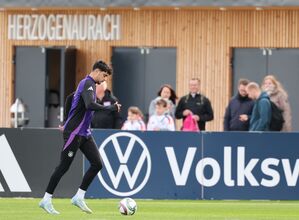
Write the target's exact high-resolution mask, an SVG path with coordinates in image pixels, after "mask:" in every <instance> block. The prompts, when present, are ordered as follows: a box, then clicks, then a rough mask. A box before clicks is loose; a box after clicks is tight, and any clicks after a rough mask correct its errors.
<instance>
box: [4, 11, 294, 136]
mask: <svg viewBox="0 0 299 220" xmlns="http://www.w3.org/2000/svg"><path fill="white" fill-rule="evenodd" d="M14 13H16V14H21V13H29V14H30V13H42V14H50V13H52V14H55V13H59V14H69V13H72V14H75V13H78V14H107V13H112V14H119V15H121V40H119V41H71V40H68V41H14V40H8V37H7V23H8V21H7V20H8V15H9V14H14ZM0 25H1V27H0V29H1V32H0V106H1V107H0V110H1V112H0V126H1V127H9V126H10V113H9V107H10V105H11V104H12V102H13V100H14V93H13V91H14V83H13V75H14V70H13V63H12V60H13V59H12V57H13V51H14V46H16V45H35V46H36V45H42V46H48V45H51V46H62V45H67V46H75V47H76V48H77V49H78V54H77V55H78V56H77V69H76V73H77V76H76V77H77V82H78V81H79V80H80V79H82V78H83V77H84V76H85V74H86V73H88V72H89V71H90V67H91V66H92V64H93V62H94V61H95V60H96V59H99V58H101V59H103V60H106V61H108V62H109V61H110V58H111V55H112V54H111V53H112V47H114V46H116V47H117V46H121V47H130V46H132V47H138V46H149V47H176V48H177V93H178V95H179V96H182V95H184V94H186V93H187V91H188V79H190V78H191V77H199V78H200V79H201V89H202V91H203V93H204V94H206V95H207V97H209V98H210V100H211V102H212V106H213V109H214V112H215V119H214V121H213V122H211V123H208V128H207V129H208V130H212V131H221V130H222V123H223V115H224V111H225V107H226V105H227V103H228V100H229V98H230V96H231V89H232V88H231V84H232V78H231V69H230V68H231V66H230V62H231V58H230V57H231V52H232V48H234V47H244V48H246V47H281V48H297V47H299V42H298V38H299V28H298V26H299V9H294V10H292V9H275V10H274V9H273V10H262V11H255V10H245V9H243V10H225V11H220V10H215V9H211V10H206V9H200V8H196V9H193V10H190V9H185V10H182V9H181V10H174V9H167V10H165V9H161V10H160V9H148V10H142V9H141V10H138V11H134V10H133V9H132V10H129V9H123V10H122V9H114V10H113V9H109V10H106V11H100V10H97V11H96V10H93V9H80V10H79V9H69V10H59V12H56V11H55V10H53V9H51V10H46V9H43V10H38V11H34V12H32V11H31V10H27V11H20V10H16V11H14V10H12V9H9V10H5V11H0Z"/></svg>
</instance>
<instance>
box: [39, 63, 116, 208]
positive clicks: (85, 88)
mask: <svg viewBox="0 0 299 220" xmlns="http://www.w3.org/2000/svg"><path fill="white" fill-rule="evenodd" d="M111 74H112V70H111V68H110V67H109V66H108V65H107V64H106V63H105V62H103V61H97V62H96V63H95V64H94V65H93V68H92V71H91V73H90V74H89V75H88V76H86V77H85V78H84V79H83V80H81V81H80V83H79V85H78V87H77V90H76V92H75V93H74V96H73V100H72V102H71V108H70V111H69V113H68V116H67V119H66V121H65V124H64V126H63V138H64V145H63V148H62V152H61V157H60V163H59V165H58V166H57V167H56V169H55V171H54V173H53V174H52V176H51V178H50V181H49V184H48V187H47V189H46V192H45V195H44V197H43V199H42V200H41V201H40V203H39V206H40V207H41V208H43V209H44V210H45V211H46V212H48V213H50V214H59V212H58V211H56V210H55V209H54V207H53V205H52V195H53V193H54V190H55V188H56V186H57V184H58V182H59V181H60V179H61V177H62V176H63V175H64V174H65V173H66V171H67V170H68V169H69V167H70V165H71V163H72V162H73V159H74V157H75V154H76V152H77V150H78V149H79V148H80V150H81V151H82V153H83V154H84V155H85V157H86V158H87V159H88V161H89V162H90V168H89V169H88V170H87V172H86V173H85V175H84V177H83V180H82V183H81V185H80V187H79V189H78V191H77V193H76V195H75V196H74V197H73V198H72V199H71V203H72V204H73V205H75V206H77V207H79V208H80V209H81V210H82V211H84V212H86V213H92V211H91V210H90V209H89V208H88V206H87V205H86V203H85V201H84V196H85V192H86V190H87V188H88V186H89V185H90V183H91V182H92V180H93V178H94V177H95V176H96V175H97V173H98V172H99V171H100V170H101V168H102V162H101V157H100V154H99V151H98V149H97V146H96V144H95V142H94V140H93V138H92V136H91V132H90V123H91V119H92V115H93V112H94V111H97V110H103V109H106V110H110V111H119V110H120V107H121V106H120V104H118V103H115V104H114V105H111V106H103V105H100V104H97V103H96V94H95V91H96V87H95V86H96V83H101V82H103V81H106V78H107V77H108V76H109V75H111Z"/></svg>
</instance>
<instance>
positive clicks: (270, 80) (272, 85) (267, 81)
mask: <svg viewBox="0 0 299 220" xmlns="http://www.w3.org/2000/svg"><path fill="white" fill-rule="evenodd" d="M262 89H263V91H265V92H266V93H267V94H268V96H269V97H270V100H271V101H272V102H273V103H274V104H276V106H277V107H278V108H279V109H280V110H282V116H283V119H284V123H283V127H282V131H292V115H291V107H290V103H289V100H288V94H287V92H286V91H285V90H284V89H283V87H282V85H281V83H280V82H279V81H278V80H277V79H276V78H275V76H273V75H268V76H266V77H265V78H264V80H263V85H262Z"/></svg>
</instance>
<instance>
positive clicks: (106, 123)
mask: <svg viewBox="0 0 299 220" xmlns="http://www.w3.org/2000/svg"><path fill="white" fill-rule="evenodd" d="M96 95H97V103H98V104H100V105H103V106H110V105H114V104H115V103H116V102H118V100H117V98H116V97H114V96H113V95H112V94H111V92H110V91H109V90H108V89H107V83H106V81H105V82H102V83H101V84H99V85H96ZM121 126H122V119H121V116H120V113H119V112H118V111H107V110H102V111H96V112H94V115H93V118H92V121H91V127H92V128H103V129H121Z"/></svg>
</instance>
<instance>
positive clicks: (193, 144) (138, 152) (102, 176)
mask: <svg viewBox="0 0 299 220" xmlns="http://www.w3.org/2000/svg"><path fill="white" fill-rule="evenodd" d="M93 137H94V139H95V141H96V143H97V145H98V147H99V152H100V154H101V157H102V160H103V164H104V168H103V169H102V171H101V172H100V173H99V174H98V177H97V178H95V180H94V181H93V182H92V184H91V186H90V187H89V189H88V191H87V197H90V198H97V197H100V198H113V197H126V196H133V195H134V198H153V199H165V198H169V199H199V198H200V195H201V187H200V185H199V183H198V181H197V179H196V175H195V165H196V163H195V161H198V160H199V159H200V158H201V154H202V149H201V140H202V138H201V134H200V133H185V132H184V133H182V132H138V131H136V132H127V131H126V132H124V131H112V130H110V131H107V130H105V131H99V130H94V131H93ZM88 167H89V163H88V162H87V161H86V160H85V170H87V169H88Z"/></svg>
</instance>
